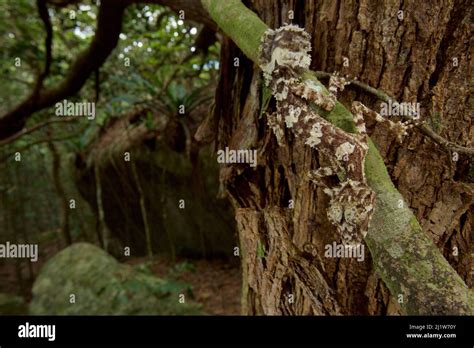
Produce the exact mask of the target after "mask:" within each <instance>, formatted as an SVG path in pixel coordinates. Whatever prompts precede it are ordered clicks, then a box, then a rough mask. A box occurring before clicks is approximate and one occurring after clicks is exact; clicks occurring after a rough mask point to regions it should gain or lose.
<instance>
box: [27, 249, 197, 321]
mask: <svg viewBox="0 0 474 348" xmlns="http://www.w3.org/2000/svg"><path fill="white" fill-rule="evenodd" d="M32 292H33V298H32V301H31V303H30V314H34V315H37V314H40V315H186V314H193V315H194V314H200V313H201V310H200V306H199V305H197V304H195V303H191V301H189V297H190V296H189V295H190V288H189V286H186V285H185V284H180V283H177V282H171V281H167V280H164V279H159V278H156V277H154V276H153V275H152V274H151V272H150V271H149V270H148V269H147V267H145V266H143V265H141V266H139V267H132V266H130V265H126V264H121V263H119V262H118V261H117V260H115V259H114V258H113V257H112V256H110V255H109V254H107V253H106V252H105V251H103V250H102V249H100V248H98V247H97V246H94V245H92V244H87V243H76V244H73V245H72V246H70V247H68V248H66V249H64V250H62V251H61V252H59V253H58V254H57V255H55V256H54V257H53V258H51V259H50V260H49V261H48V262H47V263H46V264H45V265H44V266H43V268H42V269H41V272H40V274H39V275H38V277H37V279H36V281H35V283H34V285H33V290H32ZM180 294H184V296H185V301H186V302H185V303H180V302H179V299H180Z"/></svg>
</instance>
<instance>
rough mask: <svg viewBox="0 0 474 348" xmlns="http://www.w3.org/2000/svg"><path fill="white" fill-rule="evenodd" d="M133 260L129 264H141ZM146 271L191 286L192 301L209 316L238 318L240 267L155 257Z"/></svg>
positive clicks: (223, 263) (137, 260) (140, 261)
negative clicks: (199, 305)
mask: <svg viewBox="0 0 474 348" xmlns="http://www.w3.org/2000/svg"><path fill="white" fill-rule="evenodd" d="M145 262H146V258H135V259H132V260H130V262H128V263H129V264H133V265H135V264H140V263H145ZM149 268H150V270H151V271H152V272H153V273H154V274H155V275H156V276H157V277H160V278H167V279H170V278H172V279H175V280H178V281H181V282H184V283H187V284H189V285H191V286H192V293H193V300H194V301H196V302H198V303H200V304H202V306H203V310H204V312H205V313H207V314H211V315H240V298H241V288H242V284H241V272H240V265H239V264H236V263H230V262H228V261H226V260H221V259H209V260H206V259H193V260H187V259H178V260H176V261H172V260H170V259H166V258H160V257H157V258H155V259H154V260H153V263H152V265H151V266H150V267H149Z"/></svg>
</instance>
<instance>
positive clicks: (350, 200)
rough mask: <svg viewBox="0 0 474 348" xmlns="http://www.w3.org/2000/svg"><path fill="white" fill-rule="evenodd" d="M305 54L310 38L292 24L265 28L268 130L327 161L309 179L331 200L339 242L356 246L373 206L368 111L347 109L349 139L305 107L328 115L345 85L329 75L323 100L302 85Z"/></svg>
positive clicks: (316, 89) (281, 141) (262, 50)
mask: <svg viewBox="0 0 474 348" xmlns="http://www.w3.org/2000/svg"><path fill="white" fill-rule="evenodd" d="M310 50H311V44H310V36H309V34H308V33H306V32H305V31H304V30H303V29H302V28H299V27H297V26H294V25H285V26H282V27H280V28H278V29H275V30H272V29H269V30H267V31H266V32H265V34H264V35H263V37H262V44H261V47H260V57H259V58H260V68H261V69H262V70H263V75H264V79H265V83H266V85H267V86H268V87H269V88H270V89H271V91H272V94H273V95H274V96H275V99H276V102H277V106H276V112H274V113H273V114H270V115H268V125H269V126H270V127H271V128H272V130H273V132H274V134H275V136H276V139H277V142H278V144H279V145H283V144H284V138H285V134H286V133H285V127H286V128H287V129H288V130H291V131H292V132H293V133H294V135H295V136H296V137H300V138H303V139H305V144H307V145H309V146H310V147H312V148H315V149H316V150H318V151H319V152H321V153H323V154H324V155H325V156H326V157H327V158H328V159H329V161H330V163H331V164H332V165H331V166H330V167H322V168H319V169H317V170H315V171H311V172H309V173H308V176H309V178H310V180H312V181H313V182H314V183H315V184H316V185H318V186H322V187H323V188H324V192H325V193H326V194H327V195H328V196H329V197H330V203H329V207H328V210H327V216H328V218H329V220H330V222H331V223H332V224H333V225H334V226H335V227H336V229H337V232H338V233H339V235H340V237H341V239H342V241H343V243H344V244H348V245H350V244H358V243H360V242H361V241H362V239H363V238H364V237H365V236H366V234H367V231H368V228H369V223H370V220H371V217H372V214H373V210H374V201H375V194H374V192H373V191H372V189H371V188H370V187H369V186H368V185H367V181H366V178H365V174H364V162H365V156H366V154H367V151H368V145H367V133H366V129H365V123H364V118H363V116H364V115H365V114H367V113H369V112H372V110H369V109H368V108H366V107H365V106H364V105H363V104H361V103H359V102H354V103H353V104H352V113H353V115H354V121H355V124H356V128H357V131H358V134H350V133H347V132H345V131H343V130H342V129H340V128H338V127H336V126H334V125H333V124H331V123H330V122H328V121H327V120H325V119H324V118H323V117H321V116H320V115H318V113H317V112H316V111H314V110H313V109H312V108H310V106H309V103H310V102H313V103H315V104H316V105H317V106H319V107H320V108H322V109H324V110H327V111H331V110H332V109H333V108H334V106H335V104H336V102H337V92H338V91H342V90H343V89H344V86H345V84H346V81H345V79H344V78H342V77H339V76H337V75H333V76H332V77H331V79H330V82H329V94H328V95H326V94H324V93H323V91H322V88H321V87H320V86H317V85H315V84H314V83H312V82H311V81H302V80H301V79H300V76H301V74H302V73H303V72H305V71H306V70H307V69H308V68H309V65H310V63H311V57H310V55H309V51H310ZM378 121H380V120H378ZM396 129H397V130H398V129H400V132H401V133H402V134H400V137H401V136H403V135H404V133H405V128H404V127H403V125H397V128H396ZM341 173H342V175H338V177H342V178H343V179H342V180H339V184H338V185H337V186H336V187H329V186H328V185H326V184H325V182H324V177H327V176H333V175H337V174H341Z"/></svg>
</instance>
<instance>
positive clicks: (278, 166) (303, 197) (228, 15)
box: [202, 0, 474, 314]
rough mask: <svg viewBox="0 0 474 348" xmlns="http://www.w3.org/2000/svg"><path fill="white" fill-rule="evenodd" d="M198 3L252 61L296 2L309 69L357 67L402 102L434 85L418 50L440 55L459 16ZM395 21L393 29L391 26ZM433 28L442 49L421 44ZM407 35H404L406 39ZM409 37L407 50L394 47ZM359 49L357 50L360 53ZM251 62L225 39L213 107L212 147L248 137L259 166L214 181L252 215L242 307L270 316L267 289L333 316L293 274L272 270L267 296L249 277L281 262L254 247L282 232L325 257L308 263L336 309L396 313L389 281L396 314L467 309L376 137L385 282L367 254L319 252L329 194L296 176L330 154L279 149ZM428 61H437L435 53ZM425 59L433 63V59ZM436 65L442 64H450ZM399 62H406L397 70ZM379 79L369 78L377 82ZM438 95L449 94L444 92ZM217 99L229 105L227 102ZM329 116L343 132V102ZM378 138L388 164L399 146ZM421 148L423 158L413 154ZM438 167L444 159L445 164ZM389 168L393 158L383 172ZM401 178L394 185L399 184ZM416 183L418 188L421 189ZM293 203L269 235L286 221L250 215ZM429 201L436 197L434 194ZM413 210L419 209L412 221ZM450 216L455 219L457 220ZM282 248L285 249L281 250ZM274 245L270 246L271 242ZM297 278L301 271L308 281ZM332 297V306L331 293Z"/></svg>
mask: <svg viewBox="0 0 474 348" xmlns="http://www.w3.org/2000/svg"><path fill="white" fill-rule="evenodd" d="M202 3H203V5H204V7H206V8H207V9H208V10H209V13H210V15H211V17H212V18H213V19H214V20H215V21H216V23H217V24H218V25H219V27H220V28H221V29H222V30H223V31H224V32H225V33H226V34H227V35H228V36H229V37H230V38H231V39H232V40H233V41H234V42H235V44H236V45H237V46H238V47H239V48H240V49H241V50H242V51H243V53H244V54H245V55H246V56H247V57H249V58H250V59H251V60H252V61H254V62H255V61H256V57H257V56H258V48H259V43H260V37H261V35H262V34H263V32H264V31H265V29H266V28H267V25H266V24H265V23H267V24H268V25H269V26H270V27H272V28H274V27H278V26H280V25H281V24H282V23H283V22H289V20H288V11H289V10H295V13H297V14H299V17H297V18H295V21H296V22H298V23H300V24H301V25H305V24H306V30H307V31H308V32H309V33H310V34H312V35H313V40H314V41H313V46H314V48H313V65H312V67H313V68H316V69H317V70H332V69H337V70H340V71H342V72H344V73H346V72H351V73H352V75H355V76H359V78H360V79H361V80H362V78H363V80H364V81H368V82H369V84H371V85H374V86H376V87H379V88H382V89H385V90H386V91H387V92H390V94H392V95H394V96H396V97H397V98H398V97H403V98H398V99H405V100H406V101H416V100H417V99H418V100H421V99H422V98H423V96H424V94H423V93H428V92H429V91H430V86H429V85H428V84H427V83H426V81H427V80H429V79H430V74H429V71H430V67H428V69H427V67H426V59H425V58H421V54H422V53H421V52H425V51H424V49H426V48H427V47H429V48H430V52H433V54H434V56H436V53H437V52H438V49H439V48H440V47H439V45H440V42H441V41H442V40H445V37H444V36H443V34H445V33H444V31H446V30H447V31H450V30H451V31H452V29H450V28H449V23H448V22H449V15H452V16H456V15H459V14H461V13H457V12H456V13H451V11H452V9H453V7H452V3H451V4H450V6H451V7H450V6H448V7H447V8H443V9H442V10H443V11H444V12H443V11H442V13H441V14H440V15H438V16H437V17H436V21H438V22H436V21H435V22H433V23H429V25H427V24H426V23H422V22H421V21H422V20H421V18H426V17H429V18H430V19H432V18H433V14H430V11H431V9H430V8H429V7H427V6H428V5H427V6H426V7H420V6H415V4H414V3H410V4H407V5H404V6H407V7H408V8H409V11H406V12H405V16H406V17H405V18H406V19H405V20H404V22H403V23H401V24H400V23H398V22H397V17H396V14H397V11H398V10H399V9H400V4H399V3H398V2H395V1H393V2H388V3H386V4H385V3H384V4H383V5H380V4H379V5H377V2H375V1H374V2H370V1H369V2H361V3H356V2H354V1H341V2H337V3H336V2H331V1H322V2H320V3H318V4H317V5H316V4H314V3H313V2H307V3H304V4H303V3H302V2H293V1H289V2H285V1H275V2H266V1H258V0H256V1H253V2H251V3H250V6H251V7H252V8H253V9H255V11H256V12H257V13H258V14H259V15H260V16H261V18H262V19H263V21H265V23H263V22H262V21H261V20H260V19H259V18H258V16H257V15H256V14H255V13H253V12H251V11H249V10H248V9H247V8H245V7H244V6H243V5H242V4H241V3H240V1H226V2H219V1H214V0H202ZM438 10H439V9H438ZM456 11H457V10H456ZM446 12H448V14H446ZM462 16H464V13H462ZM397 23H398V24H397ZM440 25H444V29H442V28H440ZM400 27H401V28H402V29H401V31H402V32H405V31H406V33H405V34H404V35H402V33H401V32H397V30H398V29H397V28H400ZM446 27H448V28H447V29H446ZM392 29H393V32H386V30H392ZM384 30H385V31H384ZM432 35H433V36H435V37H436V38H437V40H438V41H437V43H438V46H436V45H435V46H434V47H431V46H432V44H431V43H430V44H428V41H429V40H428V38H430V37H431V36H432ZM450 35H452V33H451V34H450ZM458 35H459V34H458ZM460 35H461V36H462V34H460ZM448 36H449V35H448ZM403 37H405V39H404V40H402V39H401V38H403ZM409 37H411V39H408V38H409ZM443 37H444V39H443ZM348 41H349V43H350V44H349V45H348V44H347V42H348ZM377 41H378V42H377ZM374 42H376V43H374ZM447 42H448V41H447ZM369 43H371V44H369ZM407 43H409V46H410V47H405V48H403V47H401V46H403V45H407ZM430 45H431V46H430ZM420 46H421V47H420ZM459 46H460V47H462V48H463V49H464V48H465V47H466V45H462V44H461V43H459ZM360 47H363V48H364V49H363V50H360V49H359V48H360ZM376 48H377V49H378V50H377V49H376ZM388 49H390V50H392V49H393V51H391V52H384V50H388ZM347 50H348V51H347ZM345 51H347V52H345ZM356 52H357V54H356ZM410 53H411V54H412V56H411V57H410V59H408V57H407V55H409V54H410ZM424 54H425V53H423V55H424ZM343 56H347V57H349V58H350V61H351V63H350V71H344V69H343V67H342V61H343V59H342V57H343ZM235 57H239V58H240V66H239V67H235V66H234V65H233V61H234V58H235ZM397 59H402V61H398V62H397V61H396V60H397ZM372 60H375V61H372ZM394 60H395V61H394ZM252 61H249V60H247V59H246V58H245V57H244V56H243V55H242V52H240V51H239V50H238V49H237V48H236V47H235V46H234V45H233V43H232V42H230V41H229V40H224V42H223V48H222V57H221V68H222V71H221V80H220V86H219V88H218V92H217V95H216V108H215V109H216V115H215V118H216V119H215V124H216V130H217V140H218V147H220V148H223V147H224V146H229V144H233V146H234V147H233V148H236V149H240V148H246V147H241V146H240V145H242V144H246V145H247V146H249V147H252V146H254V147H256V148H257V149H258V150H259V158H258V162H259V166H258V168H257V169H256V170H253V169H249V168H246V167H245V166H237V167H235V166H234V167H229V166H225V167H223V168H222V169H221V180H222V181H223V182H224V184H225V186H226V189H227V192H228V193H229V196H230V199H231V201H232V202H233V204H234V206H235V207H236V208H237V211H249V210H251V211H252V212H251V213H249V215H250V216H254V217H253V218H249V217H247V218H244V219H242V217H241V216H239V213H238V214H237V221H238V226H239V233H240V240H241V243H242V247H243V248H244V249H245V250H244V252H245V253H246V254H245V255H246V256H244V258H243V268H244V269H243V271H244V276H245V277H244V278H245V279H244V305H246V306H244V307H245V308H244V310H245V312H247V313H267V312H268V313H270V312H272V313H273V312H275V311H277V310H276V309H275V308H274V306H275V303H272V304H270V305H269V310H268V311H267V312H266V310H265V308H263V307H262V303H263V302H262V301H269V300H265V297H267V296H270V297H272V300H273V301H276V303H279V301H280V299H282V298H284V295H285V294H288V293H292V294H300V296H303V298H304V299H298V300H296V301H295V302H297V303H298V304H299V305H298V306H296V307H295V308H294V311H293V312H291V311H287V312H286V313H298V314H310V313H316V312H317V311H316V310H314V308H317V307H318V306H321V307H322V308H324V309H325V310H326V311H327V313H331V309H332V308H333V307H332V305H327V304H326V303H325V302H323V301H322V300H321V299H318V298H313V299H312V300H310V301H313V302H315V303H312V305H302V303H304V301H305V300H309V297H306V296H305V295H303V294H304V292H303V290H302V289H303V287H302V286H301V284H295V282H293V283H292V282H291V281H290V282H289V284H290V285H288V286H286V287H283V286H281V285H278V284H281V279H283V278H285V277H286V278H291V276H289V275H288V274H285V275H284V276H283V277H282V276H281V274H280V275H279V277H277V278H276V279H277V280H276V284H277V285H275V286H276V287H278V289H279V291H276V292H277V293H275V292H272V289H273V288H271V287H269V286H266V285H265V282H263V283H261V282H255V279H259V277H258V276H256V274H262V275H265V274H266V272H268V271H269V270H277V269H279V267H277V266H274V265H273V266H272V267H269V266H268V265H266V264H264V263H263V262H257V263H255V257H254V250H257V249H258V248H259V246H258V243H263V241H268V240H270V241H273V240H274V239H275V237H276V236H277V235H281V234H282V233H283V234H284V235H287V239H289V240H291V242H292V244H293V246H294V247H295V248H297V250H299V253H300V254H302V255H305V256H306V258H309V259H312V260H317V259H318V256H319V258H320V259H319V260H317V262H315V265H314V266H313V267H312V268H311V269H308V270H307V271H308V272H312V275H313V276H314V279H316V278H317V275H318V274H319V273H321V274H322V275H323V279H325V284H326V285H327V286H328V287H331V288H332V289H333V290H334V298H335V299H336V301H337V302H338V304H339V307H340V311H341V312H342V313H387V312H388V313H394V312H397V308H396V306H394V304H393V301H392V302H390V300H389V297H388V296H387V292H386V290H385V288H384V287H385V285H386V286H387V287H388V288H389V289H390V292H391V293H392V295H393V296H394V297H396V298H399V297H398V296H399V295H403V303H400V307H401V311H402V312H403V313H408V314H448V313H458V314H467V313H471V314H472V313H473V308H474V307H473V306H474V303H473V301H474V300H473V296H472V293H471V292H470V290H469V289H468V288H467V286H466V285H465V284H464V282H463V280H462V279H461V278H460V277H459V275H458V274H456V272H455V271H454V270H453V269H452V268H451V266H450V265H449V263H448V262H447V261H446V259H445V258H444V257H443V255H442V254H441V253H440V252H439V250H438V249H437V248H436V246H435V245H434V244H433V242H432V240H431V239H430V238H428V236H427V234H426V233H424V231H422V229H421V227H420V225H419V223H418V221H417V219H416V217H418V218H419V219H420V221H421V222H422V223H423V222H424V221H423V214H418V213H417V210H418V207H419V206H418V205H417V204H416V201H414V199H412V196H411V195H410V194H408V195H407V196H408V199H407V197H402V196H401V195H400V193H399V192H398V191H397V190H396V189H395V187H394V185H393V184H392V181H391V179H390V177H389V174H388V172H387V169H386V167H385V165H384V160H383V158H382V157H381V156H380V153H379V152H378V150H377V149H376V147H375V146H374V144H373V143H371V144H370V150H369V155H368V157H367V160H366V175H367V178H368V181H369V184H370V186H371V187H372V189H374V191H375V192H376V193H377V202H376V209H375V214H374V217H373V221H372V223H371V229H370V231H369V234H368V236H367V238H366V243H367V245H368V246H369V248H370V253H371V256H372V258H373V266H374V268H375V269H376V270H377V274H378V275H380V276H381V277H382V279H383V283H382V282H380V281H379V280H377V276H376V275H374V274H373V269H372V264H371V262H370V260H368V259H369V258H368V257H367V258H366V261H365V262H363V263H357V262H356V261H354V260H342V259H339V260H334V259H327V258H324V257H322V256H321V255H323V253H324V245H326V244H328V243H332V242H333V241H334V231H333V228H332V227H331V226H330V225H329V224H328V222H327V219H326V218H325V216H324V215H325V214H324V210H325V207H327V198H326V197H325V196H324V194H322V192H319V190H314V188H313V187H311V186H310V185H309V183H307V182H306V181H305V180H303V177H304V174H305V173H306V172H308V171H309V170H310V169H315V168H316V167H318V166H319V164H320V163H318V162H322V163H324V160H325V159H324V158H320V159H319V160H320V161H317V158H315V157H316V156H314V154H312V153H311V151H309V150H308V149H307V148H306V147H305V146H304V144H303V143H302V142H300V141H298V140H293V139H292V140H290V141H289V144H288V146H285V147H283V148H279V147H277V146H276V144H275V141H274V139H273V138H272V137H273V136H272V134H271V132H270V131H269V129H268V127H267V126H266V122H265V120H263V119H260V118H259V117H258V116H259V112H260V110H259V101H260V94H261V93H260V92H261V82H260V80H259V72H258V71H256V70H254V68H253V63H252ZM434 61H435V62H436V59H434ZM428 62H429V63H430V64H431V65H433V64H434V65H435V66H436V63H435V62H432V61H428ZM378 63H380V64H378ZM438 64H440V65H442V64H446V65H448V64H447V63H446V62H444V63H438ZM466 65H468V64H466ZM316 69H315V70H316ZM400 69H409V70H408V71H404V72H401V71H400ZM438 69H439V68H438ZM373 74H375V75H373ZM438 74H439V72H438ZM366 75H370V76H366ZM374 76H375V78H376V79H375V81H376V83H372V82H373V81H374ZM305 78H310V79H312V80H313V81H315V83H318V82H317V81H316V80H315V78H314V76H311V74H307V76H305ZM412 91H413V92H414V94H413V92H412ZM443 91H444V92H445V89H443ZM418 94H420V96H418ZM413 95H414V97H413ZM353 98H354V95H353V94H351V95H350V97H349V100H351V99H353ZM425 98H426V97H425ZM358 99H359V98H358ZM413 99H414V100H413ZM364 102H365V100H364ZM223 105H225V108H222V106H223ZM249 105H257V110H255V108H253V109H252V108H249V107H248V106H249ZM438 107H439V106H438ZM443 107H444V108H446V109H447V108H448V107H447V106H443ZM249 110H250V111H249ZM328 119H329V120H330V121H331V122H333V123H334V124H336V125H338V126H339V127H341V128H343V129H345V130H347V131H353V124H352V121H351V120H352V117H351V115H350V114H349V112H348V111H347V109H345V107H344V106H343V105H342V104H339V103H338V105H337V106H336V108H335V109H334V110H333V112H331V114H329V115H328ZM249 120H252V121H253V122H249ZM242 123H245V124H246V125H247V126H246V132H239V129H241V128H242V127H241V124H242ZM385 131H386V130H385ZM377 132H383V130H380V129H376V130H375V131H374V133H373V137H374V139H375V140H380V138H381V135H382V134H381V133H377ZM383 135H384V137H385V138H386V139H383V140H382V141H380V142H379V141H377V143H378V146H379V148H380V150H381V152H382V153H383V154H384V155H385V157H386V160H387V162H389V161H388V160H390V159H391V158H392V159H393V153H392V154H390V153H389V154H387V152H388V151H387V148H386V147H388V146H390V147H391V148H392V150H391V151H394V150H393V148H394V147H395V146H394V144H393V139H389V137H387V136H386V134H385V133H383ZM449 138H450V140H452V139H453V138H452V137H449ZM414 139H417V140H414ZM457 140H458V141H459V143H461V144H462V145H465V144H464V143H465V142H466V137H462V136H461V137H459V138H458V139H457ZM420 142H425V141H424V138H423V137H422V136H421V135H419V134H414V135H413V136H412V137H410V139H409V140H408V141H407V142H405V143H404V144H403V145H402V147H401V148H400V147H399V148H398V149H396V150H400V152H401V153H403V152H404V151H406V152H410V153H411V154H412V155H413V151H412V148H411V147H412V146H417V144H420ZM424 146H427V147H431V149H432V151H433V148H434V149H435V150H436V146H435V145H434V144H433V143H431V142H426V143H425V144H424ZM435 153H436V155H437V156H443V154H442V153H440V152H439V151H436V152H435ZM416 156H417V157H418V156H420V154H418V153H417V154H416ZM421 156H422V155H421ZM437 163H442V161H439V162H437ZM425 164H426V165H429V164H430V162H425ZM435 167H436V166H435ZM392 168H393V167H392V166H389V169H390V171H392ZM392 175H393V173H392ZM395 177H396V176H395ZM451 178H452V177H451ZM398 185H399V186H400V183H398ZM437 188H438V187H437ZM410 189H411V188H410V186H409V185H406V186H403V185H402V187H401V189H400V190H401V192H402V193H407V192H408V191H409V190H410ZM419 189H420V190H423V188H422V187H419ZM468 195H469V194H468V193H467V192H466V191H465V193H464V200H462V199H461V202H464V203H463V204H461V205H462V208H461V206H460V207H459V209H458V210H459V211H463V212H466V210H467V209H468V207H469V202H472V197H466V196H468ZM403 198H405V202H406V203H402V204H400V202H404V199H403ZM290 199H292V200H293V201H294V210H293V212H292V213H290V215H291V217H290V218H289V219H288V220H286V221H288V223H287V225H285V228H284V229H283V230H279V231H276V230H275V229H272V228H269V227H268V226H281V225H282V223H280V225H276V224H273V225H272V224H269V223H268V222H267V223H266V225H265V224H263V225H262V224H261V223H260V224H257V223H256V222H255V220H257V221H261V220H262V221H268V218H267V219H265V218H264V217H261V216H262V215H263V216H265V212H266V211H272V212H274V211H278V209H282V208H284V207H288V205H289V200H290ZM458 201H459V200H458ZM435 202H436V200H435ZM429 203H430V204H433V203H434V202H433V200H432V201H431V202H429ZM466 206H467V207H466ZM277 208H278V209H277ZM410 208H412V209H413V210H414V211H415V213H416V217H415V216H414V215H413V213H412V210H411V209H410ZM240 209H245V210H240ZM241 214H242V213H241ZM273 214H275V213H273ZM459 214H460V212H458V215H459ZM462 214H463V213H461V215H462ZM244 215H246V214H244ZM283 215H284V214H283ZM255 216H257V217H255ZM425 216H426V215H425ZM454 218H455V217H454ZM273 220H275V219H273ZM279 221H280V222H281V221H285V218H284V217H283V216H282V217H280V219H279ZM454 221H456V220H454ZM451 222H453V221H451ZM453 224H455V225H456V223H455V222H453ZM255 226H266V227H265V228H264V227H260V228H257V227H255ZM441 226H442V225H441ZM444 227H446V225H445V226H444ZM249 241H253V243H251V242H249ZM272 245H273V244H272ZM286 249H287V248H286V247H285V248H284V249H283V250H286ZM271 250H275V249H274V247H273V249H271ZM282 255H285V252H282ZM466 255H468V253H467V254H466V253H464V254H463V257H464V258H465V257H466ZM467 257H468V256H467ZM272 260H274V259H273V258H272ZM257 261H258V260H257ZM279 262H280V265H281V266H284V265H288V261H287V260H286V258H284V257H283V258H282V259H281V260H280V261H279ZM300 262H303V261H300ZM316 265H317V266H316ZM267 267H269V268H267ZM296 269H297V268H295V269H294V272H292V276H293V278H295V272H296ZM320 270H322V271H320ZM324 275H325V276H324ZM310 278H311V277H310ZM264 279H265V278H264ZM298 279H300V280H301V279H308V277H303V278H301V277H300V278H298ZM286 284H287V283H286ZM310 284H311V282H310V281H308V282H307V283H305V285H306V286H308V288H311V287H310ZM364 290H365V291H364ZM364 292H365V293H364ZM328 293H330V292H328ZM256 294H257V295H256ZM316 294H318V295H320V294H321V292H320V291H319V292H318V291H316ZM275 297H276V298H275ZM329 303H331V304H332V302H331V301H330V302H329ZM278 308H279V311H280V313H284V312H285V310H284V309H283V308H284V307H282V306H280V307H278Z"/></svg>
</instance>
